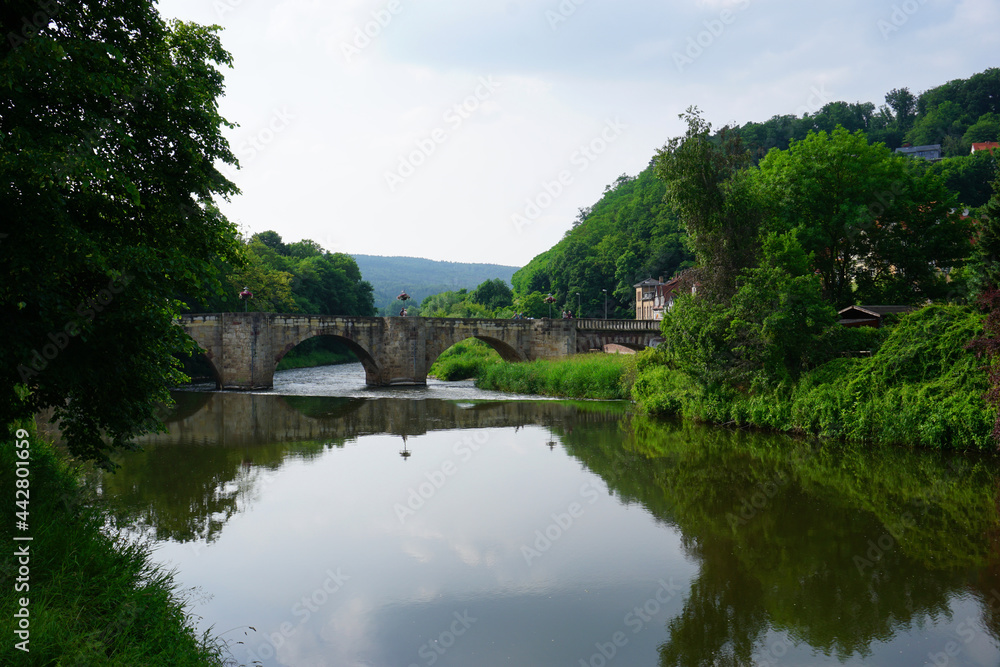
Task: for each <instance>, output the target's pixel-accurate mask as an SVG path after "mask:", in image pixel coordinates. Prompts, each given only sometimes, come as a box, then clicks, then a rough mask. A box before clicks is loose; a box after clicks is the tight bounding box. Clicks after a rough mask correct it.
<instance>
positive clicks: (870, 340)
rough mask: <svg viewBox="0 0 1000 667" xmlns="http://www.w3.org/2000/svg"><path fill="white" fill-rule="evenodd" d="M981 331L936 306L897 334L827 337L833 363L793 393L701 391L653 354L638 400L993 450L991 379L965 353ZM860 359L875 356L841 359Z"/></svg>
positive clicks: (976, 317) (704, 414) (861, 436)
mask: <svg viewBox="0 0 1000 667" xmlns="http://www.w3.org/2000/svg"><path fill="white" fill-rule="evenodd" d="M981 330H982V315H980V314H979V313H978V312H976V311H975V310H974V309H972V308H970V307H967V306H928V307H926V308H922V309H920V310H918V311H915V312H913V313H910V314H908V315H905V316H903V317H901V318H900V319H899V322H898V324H896V325H895V326H892V327H890V328H885V329H880V330H875V329H844V330H842V331H839V332H838V331H834V332H826V333H824V334H823V336H822V338H824V339H825V340H824V342H823V345H824V346H825V350H826V354H829V355H831V356H833V357H834V358H832V359H830V360H829V361H827V362H826V363H823V364H821V365H819V366H818V367H816V368H814V369H812V370H811V371H808V372H806V373H804V374H803V375H802V376H801V377H800V378H799V379H798V381H797V382H795V383H790V382H785V383H782V384H780V385H778V386H777V387H774V388H771V389H767V390H762V391H757V392H752V391H746V390H738V389H732V388H725V387H716V388H713V389H711V390H705V391H702V390H699V389H698V388H697V383H695V382H693V381H692V380H691V378H690V377H688V376H686V375H685V374H684V373H681V372H679V371H676V370H673V369H671V368H670V367H669V366H667V365H664V364H662V363H657V361H658V360H659V359H661V358H662V355H660V353H656V354H650V355H646V356H644V357H643V358H641V359H640V363H639V371H638V377H637V379H636V381H635V385H634V388H633V397H634V399H635V401H636V403H637V404H638V406H639V407H640V409H642V410H644V411H646V412H648V413H651V414H676V415H681V416H684V417H688V418H693V419H697V420H700V421H707V422H715V423H723V424H725V423H732V424H735V425H738V426H753V427H759V428H768V429H774V430H780V431H794V432H801V433H812V434H816V435H820V436H826V437H836V438H841V439H844V440H852V441H869V442H883V443H892V444H903V445H917V446H924V447H948V448H956V449H994V448H996V442H995V441H994V440H993V439H992V437H991V435H990V432H991V430H992V424H993V421H994V419H995V412H994V410H993V409H992V408H990V407H989V406H988V405H987V404H986V403H985V401H984V400H983V394H984V392H985V391H986V388H987V382H986V373H985V372H984V371H983V369H982V368H981V367H980V362H978V361H977V360H976V358H975V356H974V355H973V354H972V353H971V352H969V351H968V350H966V349H965V344H966V343H967V342H968V341H970V340H971V339H972V338H974V337H976V336H977V335H979V334H980V332H981ZM860 349H868V350H872V351H873V352H874V354H873V355H872V356H871V357H862V358H845V357H840V356H839V353H840V352H851V351H856V350H860ZM658 355H659V356H658Z"/></svg>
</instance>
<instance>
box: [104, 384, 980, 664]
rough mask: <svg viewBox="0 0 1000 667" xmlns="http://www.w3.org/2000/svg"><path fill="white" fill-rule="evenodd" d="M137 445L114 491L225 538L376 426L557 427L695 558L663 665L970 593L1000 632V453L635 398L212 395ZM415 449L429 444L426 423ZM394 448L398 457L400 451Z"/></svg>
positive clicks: (848, 638)
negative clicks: (757, 426)
mask: <svg viewBox="0 0 1000 667" xmlns="http://www.w3.org/2000/svg"><path fill="white" fill-rule="evenodd" d="M183 401H184V402H183V403H180V404H179V412H178V413H176V414H175V416H174V417H172V418H171V420H170V421H169V422H168V424H167V426H168V432H167V433H166V434H163V435H157V436H152V437H149V438H147V439H146V440H145V441H144V442H143V444H144V446H145V450H144V451H142V452H137V453H130V454H127V455H124V456H123V458H122V462H123V464H124V465H123V468H122V469H121V470H120V471H119V472H118V473H117V474H115V475H108V476H105V477H104V478H103V480H102V482H101V483H102V484H103V487H104V490H105V497H107V498H113V499H114V504H115V506H117V507H119V508H121V509H120V511H121V512H122V514H123V516H125V518H126V519H127V520H128V521H130V522H131V523H132V524H133V525H136V526H145V527H148V529H149V530H150V531H151V532H152V533H153V535H154V536H155V538H156V539H158V540H174V541H179V542H186V541H192V540H205V541H208V542H212V541H213V540H215V539H217V538H218V536H219V534H220V532H221V531H222V529H223V527H224V526H225V524H226V521H228V520H229V519H230V518H231V517H233V516H234V515H235V514H236V513H237V512H239V511H242V510H244V509H245V508H246V507H247V506H248V505H249V504H252V503H253V501H254V498H255V497H256V494H257V493H258V492H259V491H258V490H259V487H260V486H261V483H262V480H264V479H266V477H267V476H268V475H270V474H273V473H274V472H275V471H277V470H278V469H279V468H280V467H281V466H282V465H285V464H286V463H287V462H288V461H290V460H303V459H304V460H308V459H310V458H313V457H316V456H319V455H321V454H322V453H323V452H324V451H326V450H328V449H329V448H334V447H343V446H344V445H345V443H349V442H352V441H355V440H356V439H357V438H359V437H361V436H364V435H366V434H376V433H390V434H394V435H400V436H414V435H419V434H421V433H426V432H427V431H431V430H440V429H471V428H496V427H513V428H518V427H520V426H522V425H526V424H537V425H541V426H545V427H547V428H548V429H549V432H550V433H551V434H552V435H553V437H552V438H549V439H550V440H552V441H553V442H559V443H561V445H562V447H563V448H564V449H565V450H566V452H567V453H568V454H569V455H571V456H573V457H575V458H577V459H578V460H579V461H580V462H581V463H583V464H584V465H585V466H586V467H587V468H588V469H589V470H590V471H592V472H594V473H596V474H597V475H599V476H600V477H601V478H602V479H603V480H604V481H605V483H606V484H607V485H608V487H609V489H610V490H611V491H612V492H613V493H614V494H615V496H616V497H617V498H618V499H619V501H621V502H622V503H627V504H640V505H641V506H642V507H644V508H645V509H646V510H648V511H649V512H650V513H651V514H652V515H653V516H654V517H655V518H656V519H657V520H658V521H659V522H661V523H662V524H665V525H666V526H669V527H671V529H675V530H677V531H679V533H680V534H681V535H682V539H683V544H684V548H685V551H686V554H687V556H688V557H690V558H691V559H693V560H695V561H697V563H698V564H699V572H698V575H697V576H696V577H694V579H693V580H692V581H691V583H690V589H689V590H688V592H687V595H686V598H685V603H684V608H683V610H682V612H681V613H680V614H678V615H677V616H675V617H674V618H672V619H670V620H669V621H668V623H667V630H668V633H669V639H668V640H667V641H666V642H665V643H664V644H663V645H662V646H660V655H659V657H660V663H661V664H662V665H730V664H731V665H745V664H752V663H753V661H754V660H755V659H759V657H760V656H761V655H772V656H773V657H774V660H775V661H776V662H779V661H778V658H780V655H782V654H783V653H784V652H785V651H786V650H788V649H789V648H791V647H792V646H794V645H799V644H802V643H805V644H806V645H808V646H809V647H810V648H811V649H812V650H813V651H816V652H820V653H823V654H826V655H832V656H835V657H837V658H839V659H841V660H845V659H847V658H848V657H850V656H860V657H862V658H863V657H864V656H867V655H869V654H870V651H871V647H872V646H873V644H875V643H877V642H882V641H888V640H889V639H891V638H892V637H893V636H894V635H895V634H896V633H898V632H900V631H903V630H907V629H913V628H919V627H921V624H922V623H923V622H924V621H925V620H927V619H930V618H941V617H945V616H947V614H948V613H950V611H949V610H950V602H951V600H952V599H953V598H955V597H956V596H959V595H962V594H966V595H968V596H972V597H974V598H976V599H977V600H978V601H979V607H980V609H981V610H982V611H981V613H982V622H983V625H984V626H985V627H986V628H987V629H988V631H989V632H990V633H991V634H992V636H993V637H994V638H995V639H1000V594H998V593H997V592H996V591H998V590H1000V520H998V506H997V490H998V484H997V483H998V475H997V473H996V470H997V467H996V460H995V459H992V458H985V457H976V456H965V455H949V456H945V455H942V454H940V453H935V452H914V451H909V450H904V449H900V448H895V449H879V450H877V451H871V450H865V449H860V448H843V447H841V446H839V445H837V444H835V443H833V444H830V443H828V444H826V445H825V446H818V445H817V444H815V443H811V442H807V441H803V440H796V439H793V438H788V437H782V436H773V435H762V434H754V433H744V432H735V433H734V432H730V431H727V430H724V429H719V428H710V427H701V426H695V425H690V424H679V423H673V422H663V421H655V420H652V419H649V418H646V417H642V416H632V415H629V414H627V412H626V410H627V406H626V405H625V404H603V403H590V402H588V403H559V402H552V401H546V402H537V403H535V402H483V403H454V402H446V401H436V400H423V401H419V400H418V401H408V400H396V399H378V400H371V399H338V398H307V397H279V396H274V395H247V394H225V393H213V394H202V395H199V396H197V397H196V398H184V399H183ZM413 447H414V449H413V450H412V453H413V454H414V455H415V456H419V441H416V443H414V444H413ZM392 460H393V462H394V463H398V462H399V459H398V458H397V457H396V456H393V457H392Z"/></svg>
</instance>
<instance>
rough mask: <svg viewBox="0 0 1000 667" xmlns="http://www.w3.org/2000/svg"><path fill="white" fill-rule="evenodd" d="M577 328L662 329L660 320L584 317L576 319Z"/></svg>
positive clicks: (607, 329) (613, 329)
mask: <svg viewBox="0 0 1000 667" xmlns="http://www.w3.org/2000/svg"><path fill="white" fill-rule="evenodd" d="M576 328H577V329H589V330H598V331H650V330H656V331H659V329H660V321H659V320H599V319H596V318H582V319H578V320H576Z"/></svg>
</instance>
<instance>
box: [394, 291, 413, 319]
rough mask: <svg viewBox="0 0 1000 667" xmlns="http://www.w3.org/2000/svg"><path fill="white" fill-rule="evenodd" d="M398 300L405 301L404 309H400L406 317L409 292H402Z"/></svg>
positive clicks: (400, 312) (401, 313)
mask: <svg viewBox="0 0 1000 667" xmlns="http://www.w3.org/2000/svg"><path fill="white" fill-rule="evenodd" d="M396 300H397V301H402V302H403V309H402V310H400V311H399V314H400V315H402V316H404V317H405V316H406V302H407V301H409V300H410V295H409V294H407V293H406V292H400V293H399V296H397V297H396Z"/></svg>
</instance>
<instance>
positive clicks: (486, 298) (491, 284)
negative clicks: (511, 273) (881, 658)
mask: <svg viewBox="0 0 1000 667" xmlns="http://www.w3.org/2000/svg"><path fill="white" fill-rule="evenodd" d="M469 300H471V301H472V302H473V303H478V304H480V305H482V306H485V307H486V308H487V309H489V310H502V309H504V308H508V307H510V306H511V305H512V304H513V302H514V293H513V291H511V289H510V287H509V286H508V285H507V283H505V282H504V281H503V280H500V279H499V278H494V279H493V280H487V281H484V282H482V283H480V284H479V286H478V287H476V289H475V290H473V292H472V293H471V294H470V295H469Z"/></svg>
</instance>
